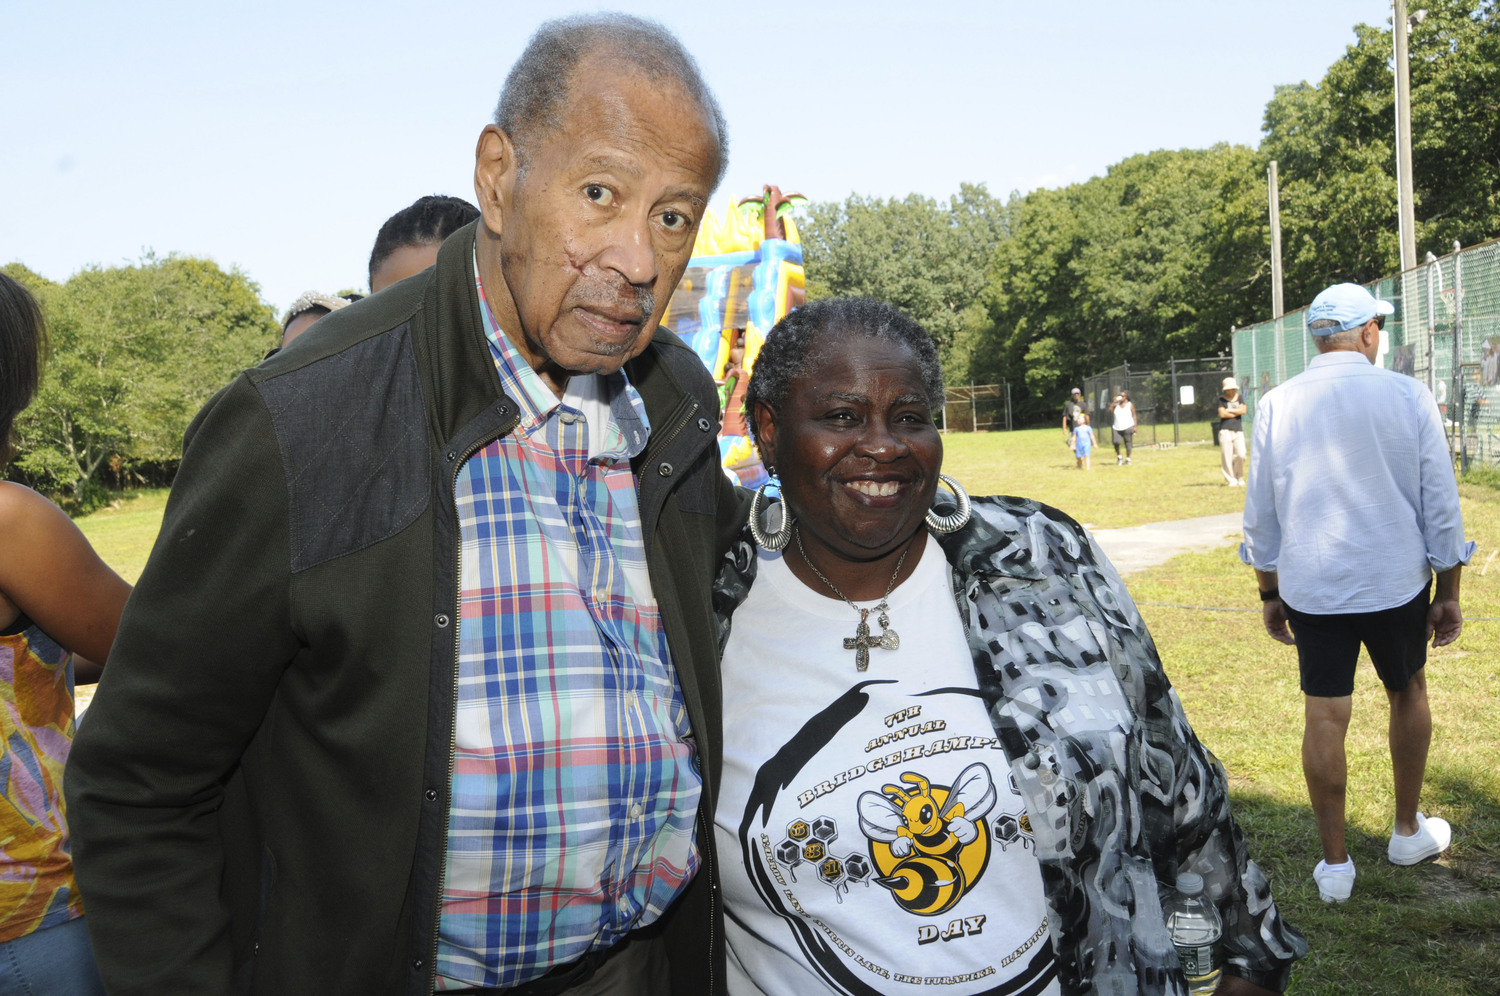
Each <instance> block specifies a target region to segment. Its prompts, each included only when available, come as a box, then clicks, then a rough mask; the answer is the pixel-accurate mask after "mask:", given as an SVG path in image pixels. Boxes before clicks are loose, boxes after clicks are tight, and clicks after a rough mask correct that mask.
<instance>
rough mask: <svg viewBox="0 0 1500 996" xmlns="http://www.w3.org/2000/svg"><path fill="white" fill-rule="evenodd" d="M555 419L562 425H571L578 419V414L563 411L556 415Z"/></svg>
mask: <svg viewBox="0 0 1500 996" xmlns="http://www.w3.org/2000/svg"><path fill="white" fill-rule="evenodd" d="M557 420H558V421H559V422H561V423H562V424H563V425H572V424H573V423H574V422H577V421H578V416H577V415H574V414H573V413H572V412H563V413H562V414H560V415H558V416H557Z"/></svg>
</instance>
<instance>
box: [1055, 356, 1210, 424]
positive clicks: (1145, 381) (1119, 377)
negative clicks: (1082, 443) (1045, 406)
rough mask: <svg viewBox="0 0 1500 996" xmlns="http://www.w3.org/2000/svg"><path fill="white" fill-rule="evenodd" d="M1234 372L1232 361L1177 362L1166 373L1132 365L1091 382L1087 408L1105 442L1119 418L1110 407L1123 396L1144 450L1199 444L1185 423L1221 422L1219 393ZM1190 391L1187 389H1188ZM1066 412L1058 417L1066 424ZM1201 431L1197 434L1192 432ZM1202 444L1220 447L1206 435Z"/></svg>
mask: <svg viewBox="0 0 1500 996" xmlns="http://www.w3.org/2000/svg"><path fill="white" fill-rule="evenodd" d="M1232 372H1233V371H1232V370H1231V369H1230V366H1229V360H1228V358H1227V357H1222V356H1212V357H1204V358H1200V359H1183V360H1178V359H1172V360H1168V361H1167V366H1166V368H1165V369H1163V368H1160V367H1158V368H1144V369H1142V368H1137V367H1132V366H1131V365H1130V364H1129V363H1123V364H1121V365H1120V366H1118V367H1114V368H1112V369H1110V370H1106V371H1104V372H1103V373H1099V374H1095V375H1093V376H1092V377H1086V378H1084V381H1083V399H1084V404H1085V405H1086V406H1087V407H1088V410H1089V421H1090V422H1092V423H1093V425H1094V431H1095V432H1096V433H1098V434H1099V438H1100V439H1102V440H1104V439H1108V438H1109V430H1110V428H1111V427H1112V426H1113V425H1114V416H1113V414H1112V413H1111V412H1110V411H1109V406H1110V403H1111V402H1112V401H1114V399H1115V397H1116V396H1117V395H1119V394H1120V392H1122V391H1123V392H1126V393H1127V394H1129V395H1130V401H1131V403H1132V404H1134V405H1135V416H1136V426H1137V428H1136V433H1135V438H1136V441H1137V442H1138V443H1140V444H1141V445H1142V446H1147V445H1155V444H1156V443H1161V442H1172V443H1182V442H1193V441H1195V440H1198V436H1189V435H1187V434H1186V433H1185V432H1184V430H1183V429H1182V428H1181V424H1182V423H1185V422H1206V421H1209V420H1212V419H1216V418H1218V417H1219V390H1220V387H1221V386H1222V384H1223V381H1224V378H1225V377H1228V376H1231V374H1232ZM1184 389H1186V390H1184ZM1061 418H1062V416H1061V413H1059V415H1058V419H1059V422H1061ZM1192 431H1194V432H1196V431H1197V430H1192ZM1199 435H1201V437H1202V438H1201V440H1198V441H1201V442H1214V440H1211V439H1209V438H1208V437H1209V435H1210V433H1208V432H1201V433H1199Z"/></svg>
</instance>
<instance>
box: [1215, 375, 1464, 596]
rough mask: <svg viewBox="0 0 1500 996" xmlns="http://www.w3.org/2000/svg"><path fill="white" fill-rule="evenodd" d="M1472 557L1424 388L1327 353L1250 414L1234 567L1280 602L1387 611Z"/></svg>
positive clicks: (1444, 447)
mask: <svg viewBox="0 0 1500 996" xmlns="http://www.w3.org/2000/svg"><path fill="white" fill-rule="evenodd" d="M1473 554H1474V544H1473V543H1466V542H1464V528H1463V520H1462V519H1461V518H1460V516H1459V511H1458V485H1457V484H1456V483H1455V481H1454V477H1453V464H1452V462H1451V460H1450V459H1449V456H1448V445H1447V442H1446V440H1445V438H1444V436H1443V423H1442V419H1441V417H1440V416H1439V415H1438V409H1437V404H1436V403H1435V402H1434V401H1433V399H1432V392H1431V391H1429V390H1427V387H1426V385H1425V384H1423V383H1421V382H1420V381H1418V380H1415V379H1414V378H1411V377H1407V376H1406V375H1404V374H1398V373H1395V372H1394V371H1391V370H1385V369H1382V368H1380V367H1376V366H1372V365H1371V363H1370V361H1369V360H1368V359H1366V358H1365V357H1364V355H1363V354H1361V353H1357V352H1353V351H1351V350H1337V351H1334V352H1330V353H1322V354H1320V355H1318V356H1316V357H1314V358H1313V360H1312V362H1311V363H1310V364H1308V368H1307V370H1306V371H1304V372H1303V373H1300V374H1298V375H1297V376H1295V377H1293V378H1292V379H1291V380H1289V381H1287V382H1286V383H1285V384H1282V385H1281V386H1280V387H1278V388H1276V389H1275V390H1273V391H1271V392H1269V393H1268V394H1267V395H1266V396H1265V397H1264V398H1262V399H1261V400H1260V403H1259V404H1258V405H1256V408H1255V420H1254V432H1253V434H1252V436H1251V447H1250V483H1249V485H1248V486H1247V487H1246V489H1245V541H1244V543H1242V544H1241V545H1240V559H1241V560H1243V561H1244V562H1245V563H1247V564H1249V565H1251V566H1252V567H1256V568H1259V569H1260V570H1263V571H1275V572H1277V574H1278V581H1277V584H1278V586H1279V587H1280V589H1281V597H1282V600H1283V601H1284V602H1286V604H1287V605H1290V606H1291V607H1292V608H1294V609H1298V610H1300V611H1302V612H1308V613H1315V614H1320V615H1323V614H1334V613H1347V612H1375V611H1378V610H1380V609H1389V608H1391V607H1393V606H1397V605H1402V604H1404V603H1406V602H1409V601H1410V600H1411V599H1412V598H1414V597H1415V596H1416V595H1417V593H1418V592H1420V591H1421V590H1422V589H1423V588H1424V587H1425V586H1426V585H1427V581H1428V578H1429V577H1430V576H1431V572H1433V571H1445V570H1447V569H1448V568H1450V567H1453V566H1454V565H1455V564H1467V563H1468V562H1469V558H1470V557H1471V556H1473Z"/></svg>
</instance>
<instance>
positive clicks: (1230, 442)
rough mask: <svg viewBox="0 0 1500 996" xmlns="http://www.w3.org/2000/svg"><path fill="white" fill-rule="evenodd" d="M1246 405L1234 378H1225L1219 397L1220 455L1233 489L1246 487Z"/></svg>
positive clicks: (1225, 473)
mask: <svg viewBox="0 0 1500 996" xmlns="http://www.w3.org/2000/svg"><path fill="white" fill-rule="evenodd" d="M1247 410H1248V409H1246V408H1245V403H1244V402H1243V401H1241V400H1240V385H1239V384H1237V383H1235V380H1234V378H1233V377H1225V378H1224V393H1223V394H1221V395H1219V454H1220V457H1221V461H1222V464H1223V469H1224V480H1225V482H1226V483H1227V484H1228V485H1229V486H1230V487H1231V488H1243V487H1244V486H1245V431H1244V423H1243V422H1242V421H1241V419H1242V418H1243V417H1244V414H1245V412H1246V411H1247Z"/></svg>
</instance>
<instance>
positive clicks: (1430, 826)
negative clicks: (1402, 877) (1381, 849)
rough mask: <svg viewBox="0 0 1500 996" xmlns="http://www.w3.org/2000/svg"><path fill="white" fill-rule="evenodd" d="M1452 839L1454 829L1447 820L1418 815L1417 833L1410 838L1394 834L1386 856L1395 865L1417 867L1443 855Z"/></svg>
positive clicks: (1439, 817) (1386, 850)
mask: <svg viewBox="0 0 1500 996" xmlns="http://www.w3.org/2000/svg"><path fill="white" fill-rule="evenodd" d="M1452 839H1453V828H1452V827H1450V826H1449V825H1448V821H1447V820H1445V819H1443V818H1442V817H1441V816H1434V817H1432V818H1431V819H1428V818H1427V817H1426V816H1423V815H1422V814H1421V813H1418V814H1417V832H1416V833H1414V834H1412V835H1411V836H1410V837H1403V836H1401V835H1400V834H1398V833H1395V832H1392V833H1391V843H1390V846H1389V847H1387V848H1386V849H1385V855H1386V857H1388V858H1390V859H1391V864H1393V865H1417V864H1421V863H1422V862H1423V861H1430V860H1432V859H1433V858H1435V857H1437V856H1438V855H1439V854H1442V853H1443V852H1444V851H1446V850H1447V849H1448V842H1449V841H1451V840H1452Z"/></svg>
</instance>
